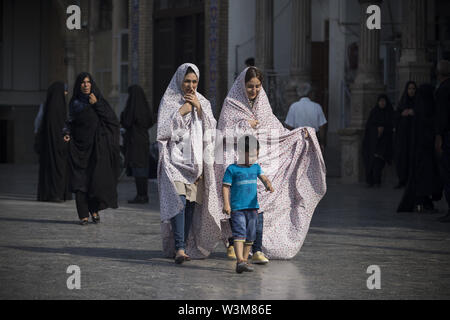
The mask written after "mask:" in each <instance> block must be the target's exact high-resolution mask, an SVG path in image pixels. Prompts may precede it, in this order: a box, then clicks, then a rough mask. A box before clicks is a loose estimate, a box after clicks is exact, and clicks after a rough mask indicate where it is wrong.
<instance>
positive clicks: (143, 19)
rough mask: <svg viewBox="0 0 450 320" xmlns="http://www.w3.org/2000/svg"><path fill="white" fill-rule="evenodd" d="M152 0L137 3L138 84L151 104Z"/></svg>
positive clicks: (142, 0)
mask: <svg viewBox="0 0 450 320" xmlns="http://www.w3.org/2000/svg"><path fill="white" fill-rule="evenodd" d="M153 7H154V5H153V0H145V1H144V0H141V1H139V44H138V46H139V47H138V48H139V49H138V50H139V84H140V86H141V87H142V89H144V92H145V95H146V97H147V101H149V103H152V102H153Z"/></svg>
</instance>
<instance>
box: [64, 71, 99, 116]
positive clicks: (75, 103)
mask: <svg viewBox="0 0 450 320" xmlns="http://www.w3.org/2000/svg"><path fill="white" fill-rule="evenodd" d="M86 78H89V81H90V82H91V93H93V94H94V95H95V97H96V98H97V100H100V99H103V96H102V94H101V92H100V90H99V89H98V87H97V85H96V84H95V81H94V79H93V78H92V76H91V75H90V74H89V73H88V72H82V73H80V74H79V75H78V77H77V79H76V80H75V84H74V86H73V95H72V99H70V103H69V112H70V114H71V115H72V114H74V113H77V112H80V111H81V110H83V109H84V108H85V107H86V106H88V105H89V95H85V94H84V93H83V92H82V91H81V84H82V83H83V81H84V79H86Z"/></svg>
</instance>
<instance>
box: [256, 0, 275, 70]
mask: <svg viewBox="0 0 450 320" xmlns="http://www.w3.org/2000/svg"><path fill="white" fill-rule="evenodd" d="M255 10H256V19H255V51H256V54H255V64H256V66H257V67H258V68H260V69H261V70H262V71H263V72H264V73H266V72H267V71H272V70H273V0H257V1H256V8H255Z"/></svg>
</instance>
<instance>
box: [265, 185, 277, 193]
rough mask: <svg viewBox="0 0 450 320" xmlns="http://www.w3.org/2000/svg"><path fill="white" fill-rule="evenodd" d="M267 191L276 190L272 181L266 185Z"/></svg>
mask: <svg viewBox="0 0 450 320" xmlns="http://www.w3.org/2000/svg"><path fill="white" fill-rule="evenodd" d="M266 191H270V193H273V192H274V191H275V190H274V189H273V187H272V184H271V183H269V184H268V185H267V186H266Z"/></svg>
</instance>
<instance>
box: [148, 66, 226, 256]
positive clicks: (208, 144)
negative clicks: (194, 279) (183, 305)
mask: <svg viewBox="0 0 450 320" xmlns="http://www.w3.org/2000/svg"><path fill="white" fill-rule="evenodd" d="M189 67H191V68H192V69H193V70H194V71H195V73H196V75H197V77H198V79H199V80H200V72H199V70H198V68H197V67H196V66H195V65H193V64H189V63H186V64H183V65H181V66H180V67H179V68H178V70H177V72H176V73H175V75H174V76H173V78H172V80H171V82H170V84H169V87H168V88H167V90H166V92H165V94H164V96H163V98H162V100H161V103H160V106H159V111H158V130H157V141H158V146H159V162H158V191H159V199H160V213H161V221H162V223H161V231H162V239H163V251H164V253H165V254H166V255H167V256H170V257H171V256H173V255H174V250H175V247H174V240H173V232H172V230H171V226H170V219H171V218H172V217H174V216H175V215H177V214H178V213H179V212H180V211H181V210H182V209H183V207H184V206H183V203H182V201H181V200H180V197H179V196H178V193H177V190H176V187H175V184H174V182H175V181H179V182H182V183H185V184H194V183H195V182H196V181H197V180H198V179H199V178H200V177H201V176H202V175H203V179H200V180H199V182H198V188H203V195H204V198H205V199H208V196H209V193H210V190H211V189H212V190H214V187H215V185H216V183H215V180H214V179H215V176H214V169H213V165H212V163H213V161H212V160H211V159H213V154H214V153H213V152H214V131H215V128H216V120H215V119H214V116H213V114H212V111H211V105H210V103H209V101H208V100H206V98H205V97H203V96H202V95H201V94H200V93H198V92H196V96H197V98H198V100H199V102H200V104H201V106H202V110H203V116H202V118H200V117H199V116H198V114H197V111H196V110H195V109H194V111H193V112H191V113H190V114H187V115H185V116H184V117H183V116H181V114H180V113H179V109H180V108H181V107H182V106H183V104H184V103H185V100H184V98H183V97H184V93H183V92H182V89H181V85H182V82H183V80H184V77H185V75H186V71H187V69H188V68H189ZM208 163H209V164H208ZM211 186H213V187H211ZM213 194H214V196H213V197H212V199H216V198H217V194H216V192H215V190H214V192H213ZM210 205H211V204H210V203H208V201H205V200H204V201H203V205H196V208H195V213H194V220H193V224H192V227H191V229H190V230H191V231H190V235H189V238H188V241H187V247H186V252H187V253H188V254H189V255H190V256H191V257H192V258H203V257H205V256H207V255H209V253H210V252H211V251H212V250H213V247H214V246H215V244H216V243H217V241H220V238H219V237H220V228H219V218H220V217H217V219H214V218H213V217H212V216H211V215H210V213H211V212H213V210H211V208H210Z"/></svg>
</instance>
